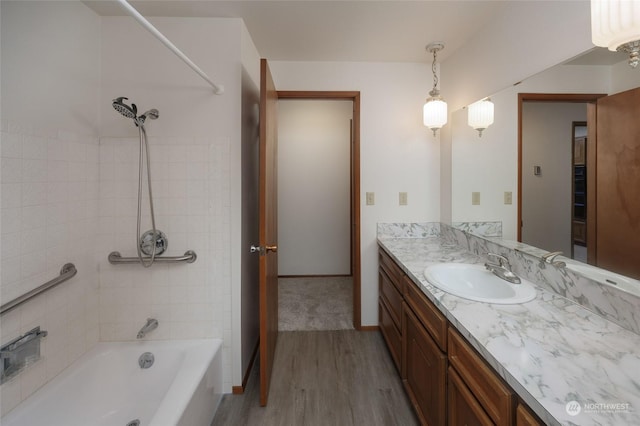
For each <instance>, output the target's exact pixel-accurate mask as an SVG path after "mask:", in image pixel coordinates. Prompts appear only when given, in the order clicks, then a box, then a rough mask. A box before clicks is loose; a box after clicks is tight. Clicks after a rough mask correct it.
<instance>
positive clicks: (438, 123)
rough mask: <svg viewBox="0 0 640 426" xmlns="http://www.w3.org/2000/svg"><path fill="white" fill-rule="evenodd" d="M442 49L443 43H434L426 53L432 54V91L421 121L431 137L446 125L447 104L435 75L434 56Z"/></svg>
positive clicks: (423, 109) (428, 46) (430, 44)
mask: <svg viewBox="0 0 640 426" xmlns="http://www.w3.org/2000/svg"><path fill="white" fill-rule="evenodd" d="M442 49H444V43H442V42H434V43H429V45H427V51H428V52H431V53H433V64H432V65H431V71H432V73H433V89H431V91H430V92H429V98H428V99H427V102H426V103H425V104H424V107H423V108H422V119H423V122H424V125H425V126H427V127H428V128H430V129H431V130H432V131H433V136H435V135H436V131H437V130H438V129H440V128H442V126H444V125H445V124H447V103H446V102H445V101H444V100H443V99H442V96H440V90H438V76H437V75H436V56H437V53H438V52H439V51H440V50H442Z"/></svg>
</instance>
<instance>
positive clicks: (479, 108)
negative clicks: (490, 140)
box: [467, 98, 493, 137]
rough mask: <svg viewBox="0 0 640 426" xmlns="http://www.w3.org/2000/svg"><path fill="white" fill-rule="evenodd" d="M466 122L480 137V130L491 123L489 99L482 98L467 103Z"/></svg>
mask: <svg viewBox="0 0 640 426" xmlns="http://www.w3.org/2000/svg"><path fill="white" fill-rule="evenodd" d="M467 122H468V123H469V126H471V127H473V128H474V129H475V130H477V131H478V135H479V137H482V131H483V130H484V129H486V128H487V127H489V126H490V125H492V124H493V102H491V99H489V98H486V99H482V100H480V101H478V102H475V103H472V104H471V105H469V107H468V108H467Z"/></svg>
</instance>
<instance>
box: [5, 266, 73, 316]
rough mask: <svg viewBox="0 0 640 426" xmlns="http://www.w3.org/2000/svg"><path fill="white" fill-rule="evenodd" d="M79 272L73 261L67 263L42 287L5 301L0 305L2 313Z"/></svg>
mask: <svg viewBox="0 0 640 426" xmlns="http://www.w3.org/2000/svg"><path fill="white" fill-rule="evenodd" d="M77 273H78V270H77V269H76V267H75V265H74V264H73V263H66V264H65V265H64V266H63V267H62V269H60V275H59V276H57V277H55V278H54V279H52V280H50V281H47V282H46V283H44V284H42V285H41V286H40V287H36V288H34V289H33V290H31V291H30V292H28V293H25V294H23V295H22V296H20V297H17V298H15V299H13V300H12V301H10V302H7V303H4V304H3V305H2V306H1V307H0V315H2V314H4V313H5V312H7V311H10V310H11V309H13V308H15V307H17V306H19V305H22V304H23V303H24V302H26V301H27V300H30V299H32V298H34V297H36V296H37V295H39V294H40V293H42V292H44V291H47V290H49V289H50V288H52V287H55V286H57V285H58V284H61V283H63V282H65V281H67V280H68V279H70V278H72V277H73V276H74V275H75V274H77Z"/></svg>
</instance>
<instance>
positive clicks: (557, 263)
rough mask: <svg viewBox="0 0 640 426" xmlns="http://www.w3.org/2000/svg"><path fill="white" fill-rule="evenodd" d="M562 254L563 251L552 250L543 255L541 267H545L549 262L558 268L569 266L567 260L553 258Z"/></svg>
mask: <svg viewBox="0 0 640 426" xmlns="http://www.w3.org/2000/svg"><path fill="white" fill-rule="evenodd" d="M561 254H563V253H562V252H561V251H552V252H550V253H547V254H545V255H542V256H541V257H540V265H539V266H540V269H544V268H545V267H546V264H547V263H550V264H551V265H553V266H555V267H558V268H564V267H565V266H567V264H566V263H565V262H562V261H561V260H556V261H554V260H553V259H555V258H556V257H558V256H560V255H561Z"/></svg>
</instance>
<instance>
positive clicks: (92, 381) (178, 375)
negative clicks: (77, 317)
mask: <svg viewBox="0 0 640 426" xmlns="http://www.w3.org/2000/svg"><path fill="white" fill-rule="evenodd" d="M145 352H150V353H152V354H153V356H154V358H155V360H154V362H153V364H152V365H151V366H150V367H149V368H146V369H143V368H141V367H140V366H139V364H138V360H139V358H140V356H141V355H142V354H143V353H145ZM221 397H222V347H221V340H218V339H203V340H173V341H140V342H138V341H136V342H113V343H98V344H97V345H96V346H95V348H93V349H92V350H91V351H89V352H87V353H86V354H84V355H83V356H82V357H81V358H79V359H78V360H77V361H76V362H75V363H73V364H72V365H71V366H70V367H69V368H67V369H66V370H64V371H63V372H62V373H61V374H60V375H59V376H57V377H56V378H54V379H53V380H52V381H50V382H49V383H47V384H45V385H44V386H43V387H42V388H40V389H39V390H38V391H37V392H36V393H34V394H33V395H32V396H30V397H29V398H27V399H26V400H25V401H23V402H22V403H21V404H20V405H18V406H17V407H16V408H14V409H13V410H12V411H10V412H9V413H8V414H7V415H6V416H4V417H3V418H2V419H1V421H0V423H1V424H2V426H14V425H15V426H17V425H28V426H33V425H47V426H58V425H65V426H76V425H78V426H79V425H91V426H101V425H110V426H112V425H116V426H126V425H136V424H139V425H140V426H151V425H152V426H167V425H185V426H198V425H203V426H209V425H210V424H211V421H212V420H213V416H214V414H215V411H216V409H217V407H218V404H219V402H220V399H221ZM136 420H137V421H138V423H136Z"/></svg>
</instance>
